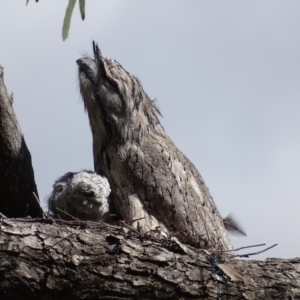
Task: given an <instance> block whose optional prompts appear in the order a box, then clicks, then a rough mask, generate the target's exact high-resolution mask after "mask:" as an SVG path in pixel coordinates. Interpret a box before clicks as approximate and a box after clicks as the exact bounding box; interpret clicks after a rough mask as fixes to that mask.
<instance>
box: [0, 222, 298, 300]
mask: <svg viewBox="0 0 300 300" xmlns="http://www.w3.org/2000/svg"><path fill="white" fill-rule="evenodd" d="M70 224H71V223H70ZM84 225H86V224H85V223H82V222H81V223H80V222H74V223H73V226H72V227H73V228H71V226H69V227H66V226H60V225H59V224H55V223H53V224H47V222H45V220H44V221H41V222H39V221H37V220H30V219H28V220H27V221H26V220H13V219H11V220H9V219H2V220H1V221H0V226H1V232H0V298H1V299H5V300H7V299H10V300H11V299H14V300H15V299H30V300H34V299H39V300H42V299H47V300H49V299H64V300H66V299H220V300H221V299H233V300H234V299H247V300H250V299H252V300H254V299H280V300H284V299H300V289H299V282H300V259H289V260H282V259H267V260H266V261H245V260H234V259H229V258H226V257H225V255H222V256H221V259H222V260H226V266H227V267H228V266H229V267H231V268H232V269H234V270H235V271H231V273H228V274H230V276H231V277H232V278H233V279H235V280H237V281H231V280H230V277H229V276H226V275H225V274H224V273H223V272H222V271H221V270H220V269H219V268H218V267H217V266H215V263H216V262H218V259H219V261H220V258H218V256H217V254H216V253H213V252H212V253H209V252H208V251H201V250H193V248H191V247H189V248H187V247H185V246H184V245H182V244H180V243H178V242H175V241H172V240H170V239H169V240H165V241H153V240H152V241H151V240H150V239H146V238H142V236H141V235H139V234H137V233H136V232H135V231H131V230H129V231H128V233H127V234H124V232H123V230H122V227H120V226H118V227H117V226H114V227H115V228H113V226H109V227H107V226H106V225H103V224H99V223H90V226H89V227H90V228H85V227H84ZM93 227H94V228H93ZM235 273H236V274H235ZM238 273H239V274H241V275H239V274H238ZM231 274H233V275H231Z"/></svg>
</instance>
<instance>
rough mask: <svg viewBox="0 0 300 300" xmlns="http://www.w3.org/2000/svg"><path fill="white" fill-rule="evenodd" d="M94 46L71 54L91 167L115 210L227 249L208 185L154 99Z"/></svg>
mask: <svg viewBox="0 0 300 300" xmlns="http://www.w3.org/2000/svg"><path fill="white" fill-rule="evenodd" d="M93 47H94V49H93V50H94V58H90V57H84V58H81V59H79V60H77V64H78V66H79V81H80V91H81V94H82V97H83V101H84V106H85V109H86V110H87V113H88V116H89V121H90V126H91V131H92V135H93V153H94V166H95V171H96V172H97V173H98V174H100V175H102V176H105V177H107V178H108V181H109V183H110V186H111V189H112V193H111V200H112V202H113V206H114V209H115V213H116V214H117V215H118V216H119V217H120V218H122V219H127V220H133V219H137V218H143V217H144V219H143V220H141V221H139V226H140V228H141V229H142V230H143V231H144V232H147V231H149V230H154V229H157V228H159V229H160V230H161V231H163V232H166V233H173V234H176V236H177V237H178V238H179V239H180V240H181V241H183V242H187V243H191V244H198V245H200V246H202V247H205V248H210V249H216V248H219V249H221V248H222V249H231V248H232V246H231V243H230V240H229V238H228V234H227V232H226V230H225V227H224V223H223V220H222V217H221V215H220V213H219V211H218V209H217V207H216V205H215V203H214V201H213V199H212V197H211V195H210V193H209V190H208V188H207V187H206V185H205V183H204V181H203V179H202V177H201V176H200V174H199V173H198V171H197V169H196V168H195V166H194V165H193V164H192V163H191V162H190V161H189V160H188V158H187V157H186V156H185V155H184V154H183V153H182V152H181V151H180V150H178V148H177V147H176V146H175V145H174V144H173V142H172V141H171V139H170V138H169V137H168V135H167V134H166V133H165V131H164V129H163V127H162V125H161V124H160V121H159V119H158V115H159V114H160V113H159V110H158V109H157V107H156V106H155V104H154V103H153V101H151V100H150V99H149V97H148V95H147V94H146V92H145V91H144V90H143V88H142V86H141V84H140V82H139V81H138V80H137V79H136V77H134V76H132V75H130V74H129V73H128V72H127V71H126V70H125V69H124V68H123V67H122V66H121V65H120V64H119V63H118V62H117V61H115V60H113V59H109V58H106V57H104V56H103V55H102V54H101V52H100V50H99V48H98V46H97V45H95V43H94V44H93ZM136 223H137V222H136ZM136 226H137V225H136Z"/></svg>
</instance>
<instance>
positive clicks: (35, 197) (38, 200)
mask: <svg viewBox="0 0 300 300" xmlns="http://www.w3.org/2000/svg"><path fill="white" fill-rule="evenodd" d="M32 194H33V198H34V199H35V201H36V203H37V204H38V206H39V208H40V210H41V212H42V213H43V219H45V218H46V214H45V212H44V210H43V208H42V207H41V201H40V199H39V198H38V196H37V195H36V193H35V192H32Z"/></svg>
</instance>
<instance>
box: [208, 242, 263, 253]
mask: <svg viewBox="0 0 300 300" xmlns="http://www.w3.org/2000/svg"><path fill="white" fill-rule="evenodd" d="M265 245H266V244H257V245H251V246H245V247H240V248H237V249H232V250H211V251H210V252H217V253H222V252H234V251H239V250H242V249H247V248H253V247H261V246H265Z"/></svg>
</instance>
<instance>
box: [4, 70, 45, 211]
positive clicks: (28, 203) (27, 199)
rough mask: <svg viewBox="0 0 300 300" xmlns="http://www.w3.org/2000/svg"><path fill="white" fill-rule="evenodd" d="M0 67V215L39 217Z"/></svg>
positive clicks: (28, 158) (26, 158) (24, 150)
mask: <svg viewBox="0 0 300 300" xmlns="http://www.w3.org/2000/svg"><path fill="white" fill-rule="evenodd" d="M3 77H4V75H3V67H1V65H0V212H1V213H3V214H4V215H6V216H8V217H26V216H32V217H41V216H42V210H41V208H40V206H39V203H38V202H37V200H36V198H35V197H34V195H33V192H34V193H35V194H36V195H37V196H38V192H37V188H36V184H35V181H34V174H33V168H32V164H31V155H30V152H29V150H28V148H27V146H26V143H25V140H24V137H23V135H22V133H21V128H20V125H19V123H18V121H17V118H16V115H15V113H14V110H13V107H12V104H13V103H12V102H13V97H12V95H11V96H9V95H8V93H7V89H6V86H5V84H4V78H3Z"/></svg>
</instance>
